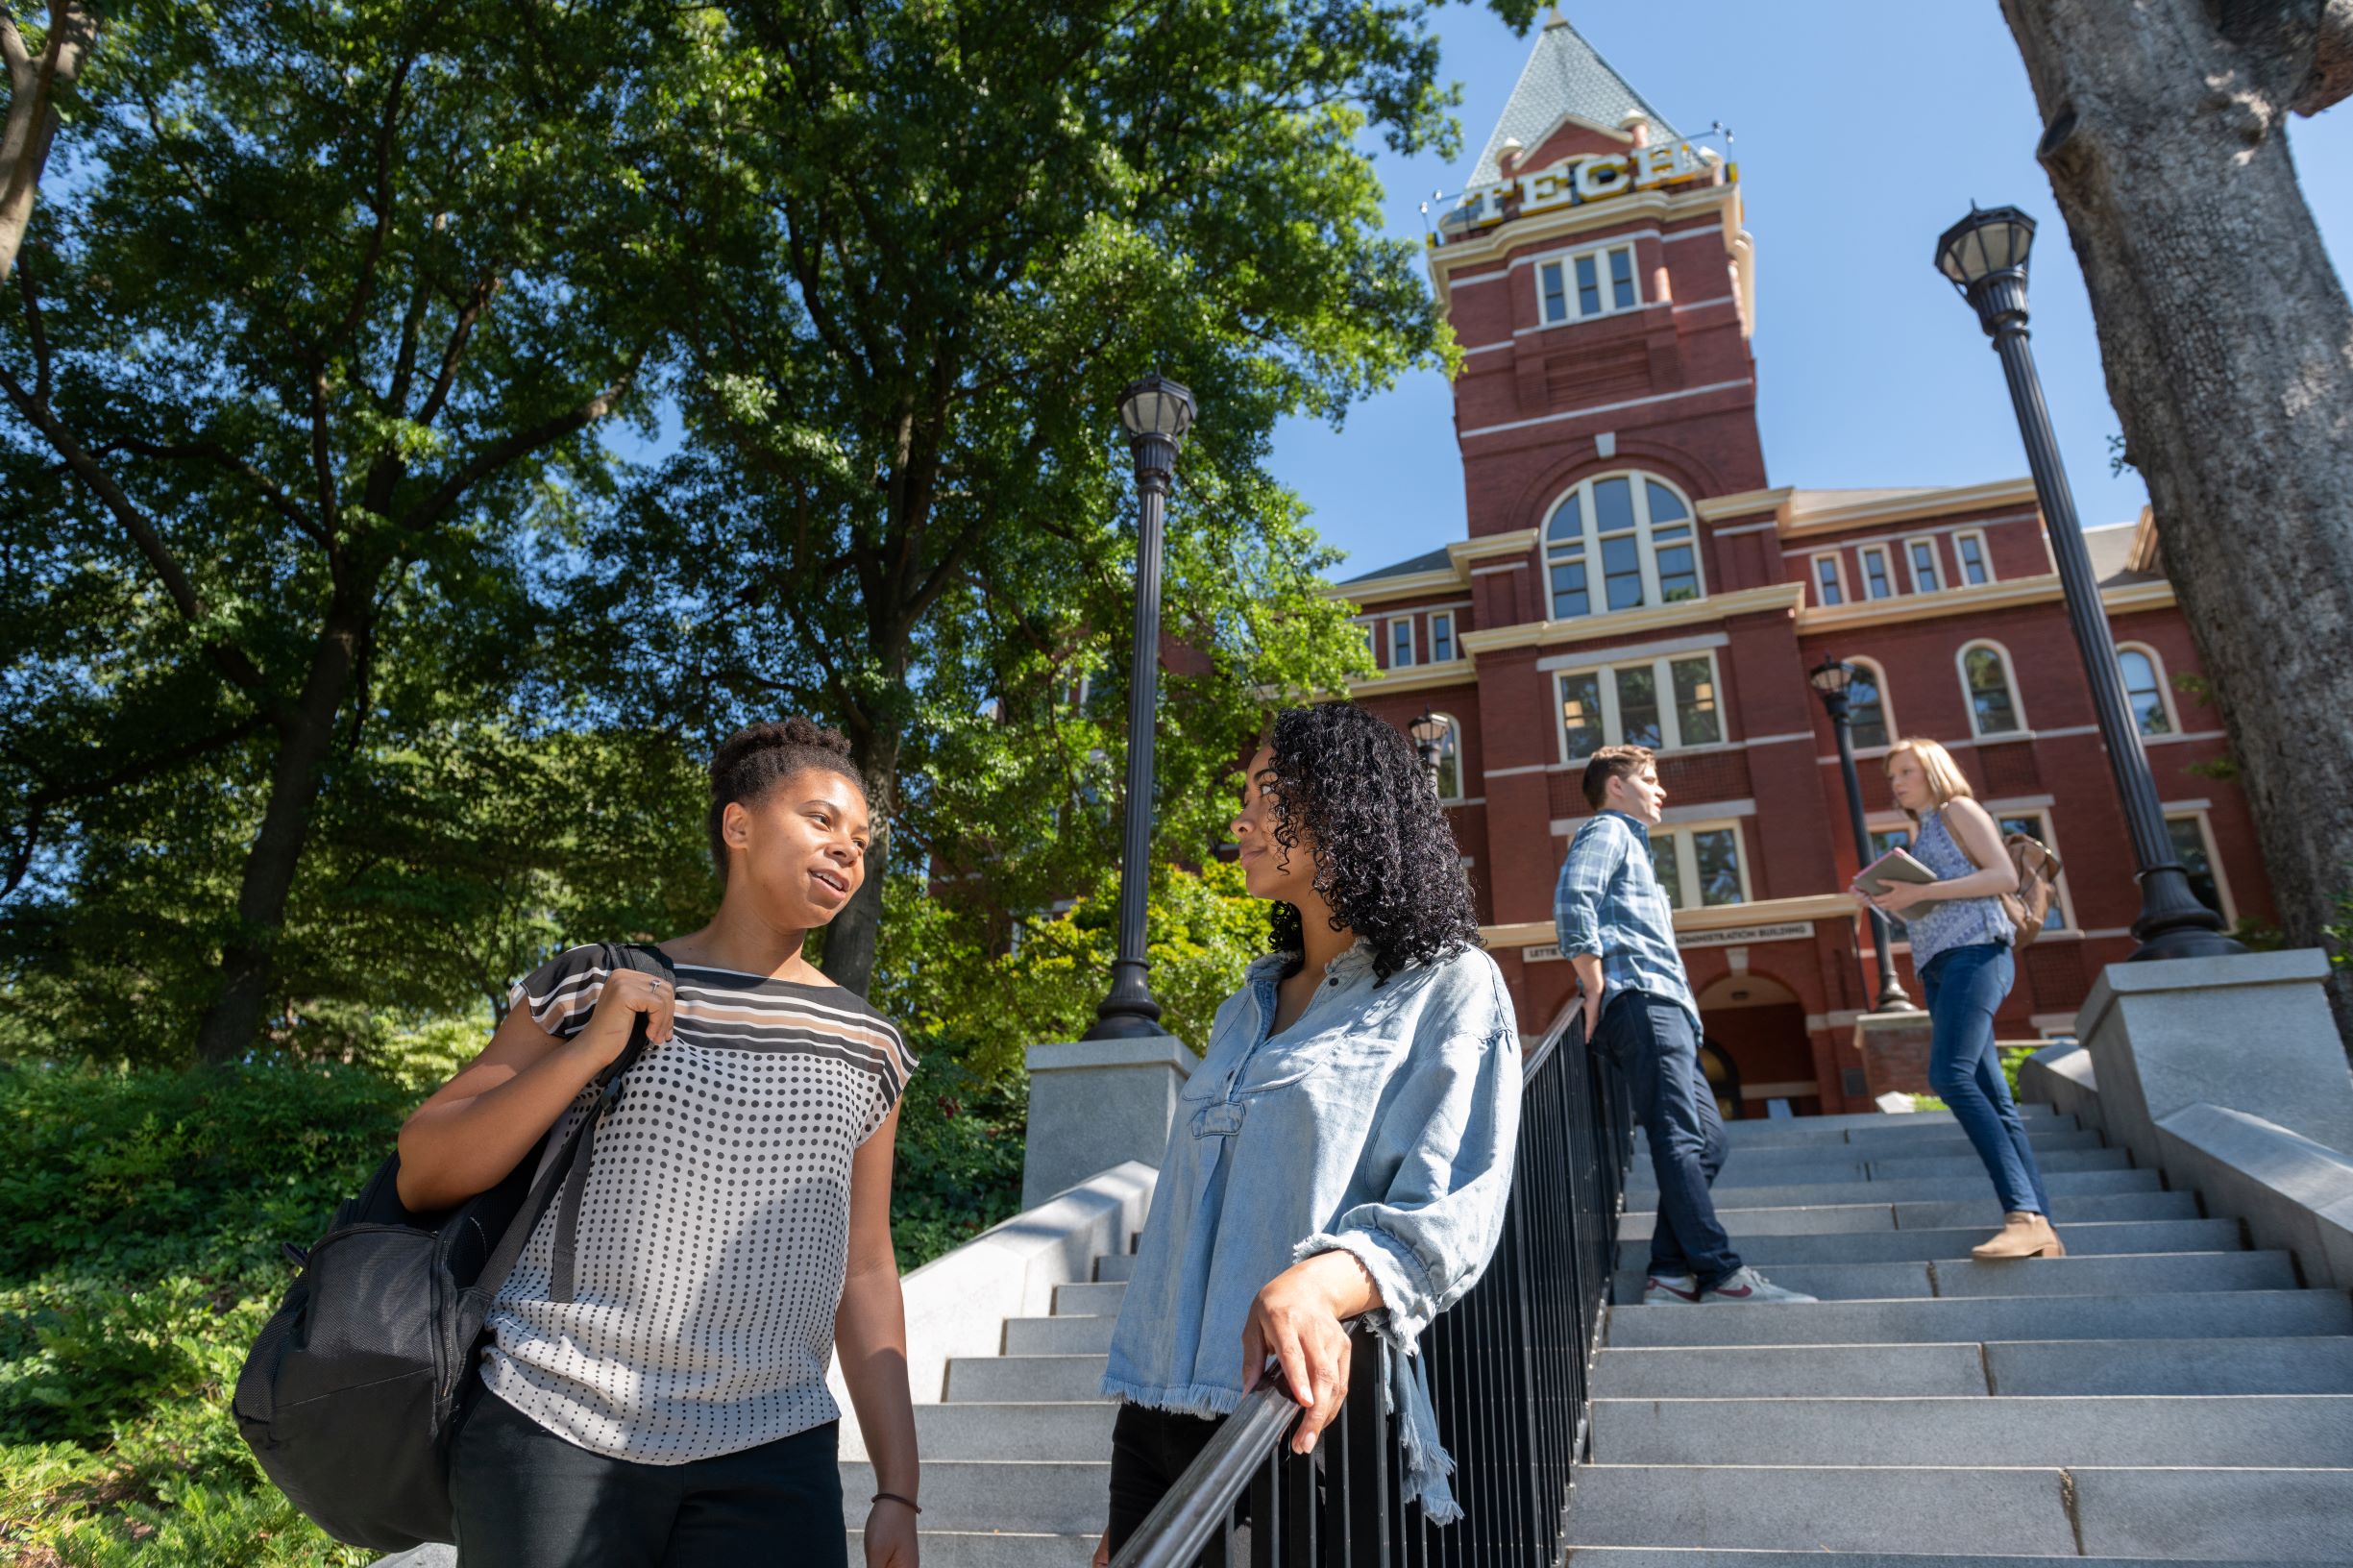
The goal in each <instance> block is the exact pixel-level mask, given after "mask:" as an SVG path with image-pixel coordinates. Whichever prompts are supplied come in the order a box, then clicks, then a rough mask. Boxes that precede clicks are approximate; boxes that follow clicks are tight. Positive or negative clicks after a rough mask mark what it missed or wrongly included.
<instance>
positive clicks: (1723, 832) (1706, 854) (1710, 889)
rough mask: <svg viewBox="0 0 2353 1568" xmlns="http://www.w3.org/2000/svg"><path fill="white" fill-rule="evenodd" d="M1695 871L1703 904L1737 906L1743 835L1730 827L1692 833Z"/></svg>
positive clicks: (1699, 829)
mask: <svg viewBox="0 0 2353 1568" xmlns="http://www.w3.org/2000/svg"><path fill="white" fill-rule="evenodd" d="M1691 869H1692V870H1693V871H1695V872H1697V873H1698V880H1699V884H1700V902H1701V903H1703V904H1711V905H1712V904H1737V903H1740V902H1741V901H1742V899H1741V892H1740V832H1739V829H1737V828H1730V827H1699V828H1693V829H1692V830H1691Z"/></svg>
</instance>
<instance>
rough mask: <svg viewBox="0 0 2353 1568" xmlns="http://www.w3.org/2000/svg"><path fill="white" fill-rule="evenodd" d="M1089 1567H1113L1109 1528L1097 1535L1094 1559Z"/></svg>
mask: <svg viewBox="0 0 2353 1568" xmlns="http://www.w3.org/2000/svg"><path fill="white" fill-rule="evenodd" d="M1088 1568H1111V1531H1108V1530H1107V1531H1104V1532H1103V1533H1102V1534H1100V1535H1098V1536H1096V1537H1095V1543H1094V1560H1093V1561H1092V1562H1091V1563H1090V1564H1088Z"/></svg>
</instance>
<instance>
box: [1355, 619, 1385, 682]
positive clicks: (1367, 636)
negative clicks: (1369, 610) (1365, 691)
mask: <svg viewBox="0 0 2353 1568" xmlns="http://www.w3.org/2000/svg"><path fill="white" fill-rule="evenodd" d="M1356 625H1357V629H1358V630H1359V631H1361V632H1362V633H1364V654H1365V657H1367V658H1369V659H1371V660H1372V661H1373V668H1374V669H1376V670H1378V669H1380V668H1381V623H1380V622H1378V621H1376V620H1374V619H1373V618H1372V617H1370V616H1359V617H1358V618H1357V622H1356Z"/></svg>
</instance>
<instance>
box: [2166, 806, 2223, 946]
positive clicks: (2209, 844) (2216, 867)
mask: <svg viewBox="0 0 2353 1568" xmlns="http://www.w3.org/2000/svg"><path fill="white" fill-rule="evenodd" d="M2165 820H2166V821H2168V822H2178V821H2195V822H2196V823H2197V836H2198V839H2199V840H2200V842H2202V843H2203V844H2204V845H2206V865H2207V867H2208V868H2209V869H2210V870H2213V872H2214V891H2215V896H2216V897H2218V898H2219V899H2221V900H2222V909H2221V916H2222V927H2223V929H2224V930H2226V931H2236V930H2237V929H2238V928H2239V901H2238V900H2237V899H2236V898H2233V897H2232V896H2231V895H2230V875H2229V873H2228V872H2226V871H2225V870H2223V869H2222V854H2221V851H2220V849H2219V848H2218V846H2217V845H2216V844H2215V842H2214V819H2213V817H2212V816H2211V815H2210V814H2209V813H2208V811H2207V810H2206V808H2205V807H2204V806H2192V807H2188V808H2185V809H2181V810H2168V811H2167V812H2166V813H2165ZM2183 869H2184V870H2188V868H2187V867H2185V868H2183ZM2193 896H2194V895H2193Z"/></svg>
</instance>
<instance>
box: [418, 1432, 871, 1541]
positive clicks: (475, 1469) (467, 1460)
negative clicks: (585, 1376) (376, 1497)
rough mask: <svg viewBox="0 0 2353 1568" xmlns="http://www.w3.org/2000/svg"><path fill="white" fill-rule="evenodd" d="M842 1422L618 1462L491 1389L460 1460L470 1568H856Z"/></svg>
mask: <svg viewBox="0 0 2353 1568" xmlns="http://www.w3.org/2000/svg"><path fill="white" fill-rule="evenodd" d="M839 1439H840V1431H839V1424H838V1423H835V1422H827V1423H826V1424H825V1425H823V1426H821V1427H813V1428H811V1429H810V1430H809V1431H807V1432H803V1433H795V1434H794V1435H793V1436H790V1437H781V1438H778V1439H777V1440H776V1441H774V1442H772V1443H763V1444H761V1445H760V1446H759V1447H757V1448H748V1449H745V1450H743V1451H742V1452H741V1453H737V1454H722V1455H720V1456H718V1457H717V1458H709V1459H696V1460H694V1461H692V1462H691V1463H687V1464H639V1463H636V1462H634V1461H632V1460H629V1459H612V1458H605V1457H604V1456H603V1455H601V1454H592V1453H590V1452H589V1451H588V1450H587V1449H584V1448H580V1447H577V1446H576V1445H575V1444H572V1443H568V1442H566V1441H565V1440H564V1439H563V1438H561V1437H558V1436H557V1435H555V1433H551V1432H550V1431H548V1430H547V1429H546V1428H545V1427H543V1426H541V1425H540V1424H539V1423H538V1422H536V1421H533V1420H532V1419H531V1418H530V1417H529V1416H527V1415H525V1414H524V1413H523V1412H522V1411H521V1410H518V1409H515V1408H514V1407H513V1406H512V1405H509V1404H507V1403H506V1401H504V1400H502V1399H501V1398H499V1397H498V1396H497V1395H496V1394H492V1393H489V1392H487V1391H480V1392H479V1393H478V1398H477V1403H476V1405H475V1407H474V1409H473V1410H472V1411H471V1412H469V1413H468V1414H467V1416H466V1418H465V1425H464V1426H463V1427H462V1428H460V1429H459V1431H458V1433H457V1440H456V1443H455V1446H454V1447H453V1449H452V1451H451V1455H450V1497H451V1502H452V1503H453V1505H454V1506H455V1510H456V1514H457V1561H458V1565H459V1568H705V1565H709V1568H735V1565H737V1564H758V1563H777V1564H790V1565H791V1568H847V1565H848V1562H849V1536H848V1532H847V1531H846V1529H845V1528H844V1526H843V1522H842V1472H841V1468H840V1465H839V1463H838V1462H837V1458H836V1456H837V1453H838V1450H839V1446H840V1442H839Z"/></svg>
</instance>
